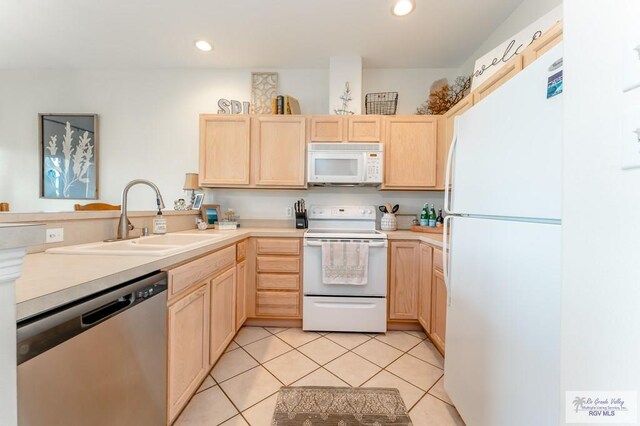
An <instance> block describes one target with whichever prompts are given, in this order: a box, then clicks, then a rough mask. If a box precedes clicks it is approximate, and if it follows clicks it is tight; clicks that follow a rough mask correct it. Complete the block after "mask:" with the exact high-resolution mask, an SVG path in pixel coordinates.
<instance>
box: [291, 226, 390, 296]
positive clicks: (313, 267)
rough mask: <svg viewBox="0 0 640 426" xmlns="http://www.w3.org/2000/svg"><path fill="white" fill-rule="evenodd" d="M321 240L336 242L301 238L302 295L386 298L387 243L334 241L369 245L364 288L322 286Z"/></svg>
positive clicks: (356, 286)
mask: <svg viewBox="0 0 640 426" xmlns="http://www.w3.org/2000/svg"><path fill="white" fill-rule="evenodd" d="M324 241H336V239H323V238H305V239H304V280H303V291H304V295H305V296H365V297H386V296H387V240H384V239H378V240H376V239H370V240H369V239H348V240H338V241H352V242H358V243H359V242H363V241H367V242H368V243H369V272H368V276H367V284H365V285H340V284H323V282H322V243H323V242H324Z"/></svg>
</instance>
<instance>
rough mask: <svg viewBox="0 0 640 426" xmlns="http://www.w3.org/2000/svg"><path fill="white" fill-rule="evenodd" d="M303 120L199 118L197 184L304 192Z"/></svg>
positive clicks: (238, 117)
mask: <svg viewBox="0 0 640 426" xmlns="http://www.w3.org/2000/svg"><path fill="white" fill-rule="evenodd" d="M305 132H306V117H305V116H301V115H289V116H282V115H281V116H269V115H265V116H248V115H231V116H225V115H206V114H202V115H200V184H201V185H202V186H203V187H210V188H304V187H306V180H305V169H306V167H305V166H306V133H305Z"/></svg>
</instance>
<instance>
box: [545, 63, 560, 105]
mask: <svg viewBox="0 0 640 426" xmlns="http://www.w3.org/2000/svg"><path fill="white" fill-rule="evenodd" d="M560 93H562V70H560V71H558V72H557V73H555V74H553V75H552V76H551V77H549V78H548V80H547V99H549V98H553V97H554V96H556V95H559V94H560Z"/></svg>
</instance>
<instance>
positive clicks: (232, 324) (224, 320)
mask: <svg viewBox="0 0 640 426" xmlns="http://www.w3.org/2000/svg"><path fill="white" fill-rule="evenodd" d="M235 334H236V268H235V267H233V268H230V269H229V270H227V271H226V272H224V273H222V274H220V275H218V276H217V277H215V278H214V279H212V280H211V339H210V348H211V349H210V351H209V364H210V366H211V367H213V364H214V363H215V362H216V361H217V360H218V357H220V355H222V353H223V352H224V350H225V348H226V347H227V345H228V344H229V343H230V342H231V340H232V339H233V336H234V335H235Z"/></svg>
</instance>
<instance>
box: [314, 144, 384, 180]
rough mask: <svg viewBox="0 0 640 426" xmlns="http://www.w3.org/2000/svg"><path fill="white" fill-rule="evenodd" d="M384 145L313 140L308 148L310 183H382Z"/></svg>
mask: <svg viewBox="0 0 640 426" xmlns="http://www.w3.org/2000/svg"><path fill="white" fill-rule="evenodd" d="M382 161H383V146H382V144H378V143H311V144H309V146H308V151H307V170H308V177H307V182H308V183H309V185H333V184H336V185H340V184H342V185H379V184H381V183H382Z"/></svg>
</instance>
